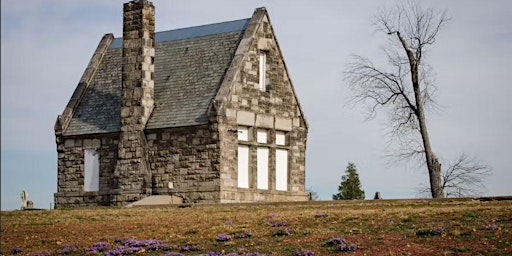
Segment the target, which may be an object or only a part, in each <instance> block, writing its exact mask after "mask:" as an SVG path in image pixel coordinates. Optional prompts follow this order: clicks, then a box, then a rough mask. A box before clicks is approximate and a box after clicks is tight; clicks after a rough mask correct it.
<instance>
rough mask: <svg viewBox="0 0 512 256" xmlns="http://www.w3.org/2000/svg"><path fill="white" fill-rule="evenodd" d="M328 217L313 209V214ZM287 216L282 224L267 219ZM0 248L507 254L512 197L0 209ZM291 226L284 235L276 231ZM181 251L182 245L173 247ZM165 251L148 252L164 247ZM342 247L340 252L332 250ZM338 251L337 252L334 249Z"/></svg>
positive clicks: (6, 252) (511, 242)
mask: <svg viewBox="0 0 512 256" xmlns="http://www.w3.org/2000/svg"><path fill="white" fill-rule="evenodd" d="M319 213H322V214H327V217H315V214H319ZM277 221H285V222H286V223H287V224H288V225H287V226H285V227H272V225H271V223H272V222H277ZM1 227H2V233H1V250H2V252H3V254H4V255H9V253H10V251H11V249H12V248H15V247H18V248H22V249H23V251H24V253H27V254H28V255H31V254H34V253H37V252H51V253H52V255H56V254H57V252H58V250H60V249H62V246H63V245H64V244H76V246H77V247H78V249H79V251H78V252H76V253H75V255H81V254H84V253H85V251H84V250H85V248H87V247H89V246H91V245H92V244H93V243H94V242H98V241H106V242H109V243H111V244H112V245H114V244H115V240H116V238H123V237H125V238H136V239H141V240H143V239H150V238H154V239H160V240H162V241H164V242H165V243H167V244H169V245H177V246H183V245H185V244H192V245H196V246H198V247H200V248H201V250H200V251H198V252H193V253H190V252H184V253H185V254H193V255H194V254H199V253H207V252H209V251H223V252H226V253H230V252H236V251H237V250H238V248H246V251H248V252H260V253H266V254H272V255H292V254H293V252H294V251H314V252H315V253H316V255H326V254H335V252H333V251H332V248H330V247H328V246H325V241H326V240H327V239H329V238H331V237H342V238H345V239H346V240H347V242H348V243H355V244H357V246H358V247H359V248H358V250H357V251H355V252H352V253H351V254H353V255H446V254H448V255H475V254H477V255H478V254H483V255H512V202H511V201H503V202H493V201H491V202H479V201H471V200H461V201H449V200H441V201H438V200H382V201H351V202H347V201H344V202H333V201H324V202H306V203H281V204H237V205H197V206H195V207H192V208H176V207H166V208H132V209H127V208H94V209H90V208H89V209H72V210H52V211H10V212H2V213H1ZM437 227H443V228H444V229H445V230H446V233H445V234H444V235H442V236H419V235H417V234H416V233H417V231H418V230H420V229H431V228H437ZM279 229H283V230H284V229H294V230H295V231H294V232H293V233H292V234H291V235H289V236H273V234H274V233H275V232H277V230H279ZM245 232H251V233H252V235H253V236H252V237H251V238H244V239H235V238H233V239H232V240H231V241H227V242H218V241H216V239H215V238H216V236H217V235H218V234H228V235H234V234H239V233H245ZM174 251H179V249H174ZM162 253H163V252H162V251H159V252H152V253H147V254H151V255H161V254H162ZM337 253H339V252H337ZM337 253H336V254H337Z"/></svg>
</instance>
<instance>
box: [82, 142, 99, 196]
mask: <svg viewBox="0 0 512 256" xmlns="http://www.w3.org/2000/svg"><path fill="white" fill-rule="evenodd" d="M99 156H100V154H99V153H98V151H96V150H95V149H86V150H85V152H84V172H85V173H84V191H85V192H89V191H98V190H99V187H100V159H99Z"/></svg>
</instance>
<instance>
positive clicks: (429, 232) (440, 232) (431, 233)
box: [416, 227, 446, 236]
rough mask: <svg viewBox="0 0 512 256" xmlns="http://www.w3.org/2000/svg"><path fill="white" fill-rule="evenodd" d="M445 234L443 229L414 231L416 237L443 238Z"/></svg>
mask: <svg viewBox="0 0 512 256" xmlns="http://www.w3.org/2000/svg"><path fill="white" fill-rule="evenodd" d="M445 234H446V230H445V229H444V228H443V227H437V228H431V229H419V230H418V231H416V235H417V236H444V235H445Z"/></svg>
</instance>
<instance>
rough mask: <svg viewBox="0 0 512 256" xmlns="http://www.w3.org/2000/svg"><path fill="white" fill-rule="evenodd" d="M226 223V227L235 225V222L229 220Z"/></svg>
mask: <svg viewBox="0 0 512 256" xmlns="http://www.w3.org/2000/svg"><path fill="white" fill-rule="evenodd" d="M225 223H226V225H233V221H232V220H228V221H226V222H225Z"/></svg>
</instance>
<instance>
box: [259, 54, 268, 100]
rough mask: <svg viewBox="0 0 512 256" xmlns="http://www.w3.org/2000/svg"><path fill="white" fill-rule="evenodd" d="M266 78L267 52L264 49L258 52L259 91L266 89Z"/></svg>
mask: <svg viewBox="0 0 512 256" xmlns="http://www.w3.org/2000/svg"><path fill="white" fill-rule="evenodd" d="M266 79H267V53H266V52H264V51H261V52H260V90H261V91H266V90H267V85H266Z"/></svg>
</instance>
